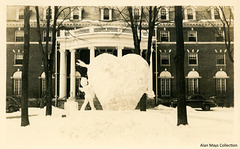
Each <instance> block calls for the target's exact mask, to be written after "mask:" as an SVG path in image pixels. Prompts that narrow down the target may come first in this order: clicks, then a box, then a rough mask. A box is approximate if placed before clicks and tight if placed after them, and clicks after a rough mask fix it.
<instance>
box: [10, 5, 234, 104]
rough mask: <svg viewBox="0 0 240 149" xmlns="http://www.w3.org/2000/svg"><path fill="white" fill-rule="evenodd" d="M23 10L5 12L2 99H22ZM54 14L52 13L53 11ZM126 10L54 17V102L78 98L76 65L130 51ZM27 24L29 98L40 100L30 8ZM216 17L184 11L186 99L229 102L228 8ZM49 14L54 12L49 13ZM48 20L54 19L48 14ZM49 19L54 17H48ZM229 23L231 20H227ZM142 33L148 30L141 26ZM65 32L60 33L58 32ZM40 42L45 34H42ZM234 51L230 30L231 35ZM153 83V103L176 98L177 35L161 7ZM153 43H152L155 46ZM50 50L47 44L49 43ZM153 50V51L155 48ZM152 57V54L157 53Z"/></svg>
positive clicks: (206, 11) (79, 10) (209, 10)
mask: <svg viewBox="0 0 240 149" xmlns="http://www.w3.org/2000/svg"><path fill="white" fill-rule="evenodd" d="M23 8H24V7H23V6H8V7H7V41H6V44H7V80H6V81H7V95H8V96H21V77H22V76H21V70H22V61H23V52H24V49H23V38H24V37H23V33H24V32H23V25H24V24H23V18H24V14H23ZM47 8H48V7H40V18H41V24H42V25H43V26H44V24H45V23H46V17H47ZM52 8H53V7H52ZM124 8H125V7H100V6H98V7H93V6H88V7H87V6H84V7H71V8H69V9H66V10H65V11H64V12H65V13H62V14H61V15H60V16H59V19H58V22H59V23H60V22H61V23H62V30H59V31H58V37H57V41H58V49H56V53H57V54H56V59H55V67H56V68H55V71H56V72H55V75H54V76H53V77H54V79H53V80H54V83H53V84H54V86H53V87H54V88H55V90H54V91H55V93H54V94H55V96H56V97H58V98H59V99H66V98H68V97H69V96H70V95H72V96H74V97H77V98H80V95H79V91H78V87H79V85H80V84H79V83H80V79H81V77H82V76H86V72H87V70H86V69H85V68H81V67H79V66H76V65H75V63H76V59H80V60H82V61H84V62H85V63H87V64H88V63H90V62H91V60H92V59H93V58H94V57H96V56H98V55H99V54H101V53H111V54H113V55H115V56H118V57H121V56H124V55H126V54H128V53H132V52H133V49H134V44H133V39H132V31H131V28H130V26H128V23H127V22H126V19H125V17H124V15H123V14H124V13H123V12H124ZM31 9H32V13H31V18H30V26H31V29H30V62H29V64H30V69H29V73H30V75H29V83H30V84H29V97H30V98H41V97H43V96H44V90H45V83H44V80H45V79H44V78H45V74H44V69H43V64H42V58H41V53H40V50H39V47H38V37H37V28H36V16H35V15H36V13H35V9H34V7H33V8H31ZM224 9H226V12H225V11H224V14H223V13H219V12H221V11H216V9H215V8H214V7H207V6H203V7H201V6H197V7H195V6H184V7H183V19H184V20H183V34H184V48H185V62H184V64H185V65H184V71H185V76H186V81H185V84H186V94H187V95H191V94H198V93H203V94H205V95H208V96H217V97H221V98H224V99H226V101H229V102H228V103H232V102H233V98H234V97H233V95H234V93H233V83H234V76H233V63H232V62H231V61H230V59H229V57H228V53H227V50H226V46H225V42H224V32H223V25H222V22H221V19H222V17H223V15H226V16H229V11H227V10H231V8H230V7H224ZM133 10H134V11H133V13H134V14H133V15H134V17H139V16H140V14H141V13H146V12H147V11H146V10H145V9H143V10H144V11H143V12H141V11H140V10H141V9H140V7H134V9H133ZM51 12H53V11H51ZM52 15H53V14H52ZM51 18H53V17H51ZM228 21H231V22H232V26H233V20H228ZM143 27H145V28H146V27H147V23H146V20H144V21H143ZM63 28H64V29H63ZM42 35H43V37H42V39H43V40H46V38H45V37H46V32H45V30H44V27H43V29H42ZM147 35H148V34H147V31H143V32H142V41H141V51H142V54H143V55H144V51H145V50H146V49H147ZM230 37H231V41H232V42H231V47H232V48H233V27H231V29H230ZM153 40H154V42H153V43H154V46H153V47H154V48H157V50H156V49H154V51H153V59H152V61H153V82H152V87H153V90H154V92H155V94H156V97H157V99H166V100H169V99H171V98H174V97H176V85H177V84H176V79H175V77H176V72H175V64H174V56H175V54H176V34H175V24H174V7H172V6H166V7H165V6H164V7H160V9H159V13H158V21H157V25H156V28H155V34H154V37H153ZM156 40H157V42H156ZM43 44H44V43H43ZM50 44H51V42H50ZM156 45H157V46H156ZM156 51H157V52H156Z"/></svg>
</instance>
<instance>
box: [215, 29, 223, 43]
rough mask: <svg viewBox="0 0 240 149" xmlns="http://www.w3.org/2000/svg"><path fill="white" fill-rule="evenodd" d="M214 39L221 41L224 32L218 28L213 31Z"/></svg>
mask: <svg viewBox="0 0 240 149" xmlns="http://www.w3.org/2000/svg"><path fill="white" fill-rule="evenodd" d="M215 37H216V41H223V40H224V32H223V31H221V30H219V31H217V32H216V33H215Z"/></svg>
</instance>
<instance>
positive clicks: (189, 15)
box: [184, 7, 196, 20]
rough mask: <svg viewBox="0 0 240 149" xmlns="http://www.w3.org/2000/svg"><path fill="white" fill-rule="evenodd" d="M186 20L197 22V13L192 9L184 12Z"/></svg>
mask: <svg viewBox="0 0 240 149" xmlns="http://www.w3.org/2000/svg"><path fill="white" fill-rule="evenodd" d="M184 13H185V20H196V12H195V9H194V8H192V7H188V8H186V9H185V10H184Z"/></svg>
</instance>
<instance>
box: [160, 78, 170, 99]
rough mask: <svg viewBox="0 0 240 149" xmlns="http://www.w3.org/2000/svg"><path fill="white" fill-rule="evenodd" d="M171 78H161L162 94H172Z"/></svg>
mask: <svg viewBox="0 0 240 149" xmlns="http://www.w3.org/2000/svg"><path fill="white" fill-rule="evenodd" d="M170 82H171V79H169V78H166V79H161V96H170Z"/></svg>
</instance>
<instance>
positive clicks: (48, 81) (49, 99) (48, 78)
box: [44, 6, 52, 116]
mask: <svg viewBox="0 0 240 149" xmlns="http://www.w3.org/2000/svg"><path fill="white" fill-rule="evenodd" d="M50 15H51V7H50V6H49V7H48V16H47V26H46V50H45V59H44V60H45V61H47V62H46V63H47V65H45V66H44V68H45V79H46V81H45V82H46V116H47V115H52V92H51V90H52V74H51V70H50V60H49V59H48V54H49V52H48V51H49V47H48V45H49V31H50Z"/></svg>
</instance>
